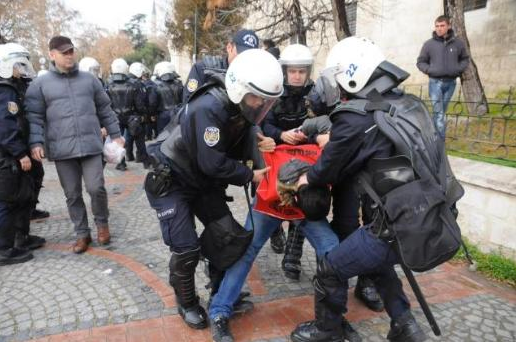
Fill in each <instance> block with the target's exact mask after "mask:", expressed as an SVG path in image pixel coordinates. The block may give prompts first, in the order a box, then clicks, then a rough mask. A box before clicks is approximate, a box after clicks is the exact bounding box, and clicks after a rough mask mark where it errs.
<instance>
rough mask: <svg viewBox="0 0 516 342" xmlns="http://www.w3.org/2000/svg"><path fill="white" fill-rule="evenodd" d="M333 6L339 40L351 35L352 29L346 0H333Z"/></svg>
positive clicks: (334, 22) (334, 21)
mask: <svg viewBox="0 0 516 342" xmlns="http://www.w3.org/2000/svg"><path fill="white" fill-rule="evenodd" d="M331 8H332V12H333V24H334V25H335V34H336V35H337V40H339V41H340V40H342V39H344V38H346V37H351V30H350V28H349V23H348V16H347V13H346V1H345V0H332V1H331Z"/></svg>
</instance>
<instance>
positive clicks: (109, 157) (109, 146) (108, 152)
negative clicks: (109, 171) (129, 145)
mask: <svg viewBox="0 0 516 342" xmlns="http://www.w3.org/2000/svg"><path fill="white" fill-rule="evenodd" d="M103 153H104V160H105V161H106V162H108V163H110V164H118V163H120V162H121V161H122V159H124V157H125V148H123V147H122V146H120V145H118V143H116V142H114V141H113V140H111V137H109V136H108V137H107V138H106V141H105V142H104V150H103Z"/></svg>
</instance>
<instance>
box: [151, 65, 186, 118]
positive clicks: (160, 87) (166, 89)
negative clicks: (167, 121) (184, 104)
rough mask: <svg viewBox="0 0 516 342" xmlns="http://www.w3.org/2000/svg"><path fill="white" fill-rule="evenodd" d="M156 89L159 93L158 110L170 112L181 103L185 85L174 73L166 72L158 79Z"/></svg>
mask: <svg viewBox="0 0 516 342" xmlns="http://www.w3.org/2000/svg"><path fill="white" fill-rule="evenodd" d="M155 83H156V91H157V94H158V107H157V111H158V112H159V113H161V112H168V111H172V110H174V109H175V108H176V107H177V106H179V105H180V104H181V101H182V95H183V85H182V84H181V81H179V80H178V79H177V78H172V74H165V75H163V77H162V78H158V79H156V82H155Z"/></svg>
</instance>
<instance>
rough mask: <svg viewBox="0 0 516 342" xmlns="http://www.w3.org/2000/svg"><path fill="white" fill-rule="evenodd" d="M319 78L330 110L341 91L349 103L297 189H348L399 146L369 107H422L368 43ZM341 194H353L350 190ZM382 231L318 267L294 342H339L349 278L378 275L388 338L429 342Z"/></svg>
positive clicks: (333, 56)
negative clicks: (396, 103) (311, 306)
mask: <svg viewBox="0 0 516 342" xmlns="http://www.w3.org/2000/svg"><path fill="white" fill-rule="evenodd" d="M321 75H322V76H321V78H322V79H321V82H322V83H323V84H325V85H326V87H325V91H324V93H325V96H326V97H327V101H326V103H327V104H332V103H337V102H338V101H339V100H340V95H341V93H342V92H345V94H346V98H347V99H349V100H351V104H349V105H346V104H343V105H338V106H337V107H336V108H335V109H334V110H333V112H332V113H331V114H330V117H331V120H332V127H331V132H330V140H329V142H328V143H327V144H326V146H325V148H324V150H323V152H322V155H321V157H320V158H319V160H318V161H317V163H316V164H315V165H314V166H313V167H311V168H310V169H309V171H308V173H306V174H305V175H303V176H301V177H300V179H299V182H298V184H299V185H301V184H306V183H308V184H335V185H338V184H341V183H343V182H346V183H347V184H349V185H350V184H351V183H352V182H354V181H355V177H356V176H357V175H358V173H359V172H360V171H363V170H366V168H367V167H368V163H369V162H370V161H371V160H372V159H375V158H386V157H391V156H392V155H393V153H394V151H395V148H394V144H393V143H392V142H391V140H389V139H388V138H387V136H386V135H384V134H383V133H382V132H380V131H379V129H378V126H377V125H376V123H375V119H374V116H373V113H372V111H374V110H377V109H379V108H380V107H378V106H379V104H376V105H365V104H366V103H367V102H368V101H369V100H370V99H372V98H373V97H375V96H376V97H381V98H382V99H384V100H385V101H386V102H387V103H388V101H389V100H391V99H392V100H394V99H400V98H401V97H405V99H406V101H416V100H415V99H414V98H411V97H409V96H408V95H404V94H402V93H400V92H397V91H396V90H394V88H395V87H396V86H397V85H398V84H399V83H401V82H402V81H403V80H405V79H406V78H407V77H408V74H407V73H406V72H405V71H403V70H401V69H400V68H398V67H397V66H395V65H393V64H391V63H389V62H387V61H386V60H385V57H384V56H383V54H382V52H381V50H380V49H379V48H378V47H377V46H375V45H374V44H373V43H372V42H370V41H369V40H367V39H363V38H356V37H351V38H346V39H344V40H342V41H341V42H339V43H338V44H337V45H335V46H334V47H333V48H332V49H331V51H330V53H329V55H328V57H327V60H326V69H324V70H323V72H322V73H321ZM339 90H340V91H339ZM332 97H333V98H334V99H333V100H331V98H332ZM355 99H356V101H353V100H355ZM375 101H376V100H375ZM378 103H380V102H378ZM383 104H385V103H383ZM361 106H362V107H361ZM340 189H341V191H343V190H342V189H344V191H348V189H350V187H349V186H346V187H340ZM345 196H346V195H345ZM340 205H346V203H340ZM378 227H382V225H381V224H380V225H376V224H367V225H365V226H363V227H360V228H358V229H356V230H355V231H354V232H352V233H351V234H350V235H349V236H348V237H347V238H346V239H345V240H344V241H342V242H341V243H340V244H339V245H338V246H337V247H335V248H334V249H333V250H331V251H330V252H328V253H327V254H326V256H325V257H324V258H320V259H319V260H318V265H317V273H316V276H315V278H314V289H315V318H316V319H315V320H313V321H309V322H305V323H302V324H300V325H298V327H297V328H296V329H295V330H294V331H293V332H292V335H291V339H292V340H293V341H295V342H301V341H302V342H310V341H312V342H315V341H341V339H342V337H343V332H342V324H341V321H342V314H343V313H345V312H346V301H347V289H348V279H349V278H351V277H354V276H356V275H358V274H373V276H372V279H373V281H374V283H375V285H376V287H377V288H378V291H379V293H380V294H381V297H382V299H383V301H384V303H385V309H386V311H387V313H388V315H389V317H390V318H391V329H390V331H389V333H388V335H387V338H388V339H389V340H390V341H406V342H409V341H423V340H425V338H426V337H425V334H424V332H423V331H422V330H421V328H420V327H419V325H418V324H417V323H416V321H415V319H414V317H413V316H412V314H411V311H410V304H409V301H408V299H407V297H406V295H405V293H404V292H403V289H402V284H401V281H400V280H399V279H398V276H397V274H396V272H395V270H394V264H396V263H398V262H399V260H398V257H397V253H396V252H395V251H394V249H393V248H392V247H391V246H392V245H391V242H392V240H388V239H384V237H383V235H382V234H381V231H377V228H378Z"/></svg>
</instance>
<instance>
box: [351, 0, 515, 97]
mask: <svg viewBox="0 0 516 342" xmlns="http://www.w3.org/2000/svg"><path fill="white" fill-rule="evenodd" d="M362 2H363V5H362V6H359V8H358V13H357V35H358V36H364V37H369V38H371V39H372V40H374V41H375V42H376V43H377V44H378V45H380V46H381V47H382V48H383V50H384V52H385V53H386V55H387V57H388V58H389V60H391V61H392V62H394V63H395V64H397V65H399V66H400V67H402V68H404V69H405V70H407V71H408V72H410V73H411V77H410V78H409V79H408V80H407V81H406V82H405V84H407V85H425V86H426V84H427V82H428V78H427V76H426V75H424V74H423V73H421V72H420V71H419V70H418V69H417V68H416V60H417V56H418V55H419V52H420V49H421V47H422V45H423V43H424V42H425V41H426V40H427V39H429V38H430V37H431V32H432V31H433V25H434V20H435V18H436V17H437V16H439V15H440V14H442V13H443V7H442V6H443V5H442V1H436V0H434V1H427V0H399V1H392V0H364V1H362ZM465 19H466V30H467V32H468V38H469V41H470V44H471V52H472V56H473V58H474V60H475V63H476V64H477V67H478V70H479V73H480V77H481V79H482V82H483V84H484V87H485V89H486V92H487V93H488V96H494V95H495V94H496V92H498V91H499V90H502V89H508V88H509V87H510V86H516V73H515V72H513V70H515V68H516V1H514V0H489V1H488V2H487V6H486V8H483V9H477V10H473V11H468V12H466V13H465ZM425 92H426V91H425Z"/></svg>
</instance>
